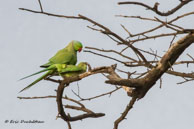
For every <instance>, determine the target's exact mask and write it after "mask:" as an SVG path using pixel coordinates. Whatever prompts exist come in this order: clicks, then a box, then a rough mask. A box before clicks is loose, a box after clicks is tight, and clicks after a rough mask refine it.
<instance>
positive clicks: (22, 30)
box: [0, 0, 194, 129]
mask: <svg viewBox="0 0 194 129" xmlns="http://www.w3.org/2000/svg"><path fill="white" fill-rule="evenodd" d="M117 2H119V0H116V1H111V0H84V1H78V0H57V1H56V0H43V1H42V4H43V8H44V10H45V11H47V12H50V13H56V14H63V15H77V14H82V15H85V16H87V17H89V18H92V19H94V20H96V21H98V22H99V23H101V24H104V25H106V26H108V27H110V28H111V29H112V30H113V31H115V32H117V33H118V34H120V35H121V36H122V37H127V34H126V33H125V32H124V31H123V30H122V28H121V26H120V24H124V25H125V26H126V27H127V28H128V29H129V30H130V31H131V32H132V33H137V32H141V31H143V30H146V29H148V28H151V27H153V26H154V25H157V24H153V22H142V21H140V20H134V19H123V18H115V16H114V15H116V14H125V15H141V16H144V17H150V18H151V17H153V16H157V15H156V14H154V13H153V12H151V11H146V10H145V9H144V8H142V7H137V6H119V5H117ZM146 2H147V3H148V4H150V5H153V4H154V3H155V2H157V1H154V0H149V2H148V1H146ZM158 2H160V3H161V5H160V8H159V9H160V10H167V9H171V8H172V7H174V6H175V5H177V2H178V3H179V1H178V0H171V1H168V0H161V1H158ZM193 6H194V2H191V3H190V4H189V5H186V6H185V7H183V8H182V9H181V10H180V11H178V12H176V13H175V14H174V15H172V16H170V17H167V19H169V20H170V19H171V18H175V17H176V16H177V15H178V14H184V13H186V12H191V11H193ZM18 8H28V9H34V10H39V5H38V1H37V0H17V1H13V0H12V1H11V0H0V59H1V63H0V71H1V77H0V78H1V81H0V83H1V90H0V99H1V100H0V101H1V106H0V115H1V117H0V127H1V128H2V129H13V128H14V129H26V128H29V129H44V128H46V129H53V128H57V129H64V128H67V125H66V123H65V122H64V121H63V120H61V119H58V120H55V118H56V115H57V113H58V111H57V104H56V100H55V99H38V100H37V99H36V100H19V99H18V98H17V96H29V97H31V96H46V95H55V94H56V93H55V91H54V90H55V89H56V88H57V84H55V83H52V82H48V81H42V82H40V83H38V84H36V85H35V86H34V87H32V88H30V89H29V90H26V91H25V92H22V93H20V94H19V93H18V92H19V91H20V90H21V89H23V88H24V87H25V86H27V85H28V84H29V83H31V82H32V81H33V80H34V79H36V78H37V77H39V75H38V76H35V77H31V78H29V79H26V80H23V81H17V80H18V79H20V78H22V77H24V76H26V75H29V74H31V73H34V72H36V71H39V70H40V68H39V66H40V65H42V64H44V63H46V62H47V61H48V59H49V58H50V57H51V56H53V55H54V54H55V53H56V52H57V51H58V50H59V49H62V48H64V47H65V46H66V45H67V43H68V42H70V41H71V40H73V39H75V40H79V41H81V42H82V43H83V44H84V46H92V47H97V48H104V49H116V50H121V49H122V48H123V47H119V48H118V47H116V44H115V43H114V42H112V41H111V40H110V39H109V38H108V37H106V36H104V35H102V34H100V33H98V32H95V31H92V30H90V29H88V28H87V27H86V26H87V25H91V24H90V23H88V22H86V21H82V20H70V19H61V18H55V17H49V16H45V15H39V14H33V13H30V12H24V11H21V10H19V9H18ZM157 17H159V16H157ZM159 18H161V19H162V20H165V19H166V17H159ZM193 23H194V16H189V17H187V18H185V19H184V20H180V21H179V22H177V24H178V25H181V26H183V27H185V28H192V29H193V28H194V24H193ZM160 33H162V32H161V31H160ZM170 39H171V38H170ZM170 39H169V38H161V39H159V40H149V41H147V42H140V43H137V44H136V46H137V47H141V48H145V49H146V50H149V48H150V47H152V49H154V50H158V52H159V53H161V54H164V52H163V51H164V50H166V48H168V46H169V41H170ZM130 52H131V51H130ZM186 53H190V54H191V55H193V54H194V52H193V46H191V47H190V48H188V49H187V50H186V51H185V52H184V54H183V55H182V56H181V59H183V60H189V58H188V57H187V56H185V55H186ZM128 55H130V56H134V54H133V53H130V54H128ZM193 56H194V55H193ZM78 61H87V62H89V63H90V64H91V65H92V67H98V66H105V65H111V64H114V63H115V62H114V61H112V60H109V59H104V58H102V57H98V56H95V55H92V54H89V53H84V52H82V53H79V54H78ZM119 66H120V68H121V69H124V68H125V67H123V66H122V65H119ZM185 67H186V66H185V65H182V66H181V67H177V68H176V70H179V71H181V72H184V71H187V70H188V71H189V70H191V69H192V68H194V67H193V66H192V65H190V67H189V68H188V69H187V68H185ZM128 70H129V71H131V72H132V71H135V70H134V69H133V68H128ZM123 77H126V76H123ZM104 80H106V79H105V78H104V77H103V76H102V75H100V74H99V75H94V76H90V77H88V78H85V79H83V80H81V81H80V82H79V86H80V94H81V96H82V97H85V98H87V97H91V96H95V95H98V94H100V93H104V92H106V91H110V90H111V89H113V88H114V86H111V85H107V84H104ZM179 81H182V79H181V78H179V77H177V78H175V77H173V76H169V75H166V74H165V75H164V76H163V87H162V89H160V88H159V83H157V84H156V85H155V86H154V87H153V88H152V89H151V90H150V91H149V92H148V93H147V95H146V97H145V98H143V99H142V100H140V101H138V102H137V103H136V104H135V105H134V108H133V109H132V110H131V111H130V112H129V114H128V116H127V120H124V121H123V122H122V123H120V126H119V129H129V128H130V129H156V128H157V129H193V128H194V111H193V109H194V103H193V100H194V94H193V91H194V86H193V82H189V83H185V84H184V85H177V84H176V83H177V82H179ZM72 89H73V90H75V91H76V90H77V83H72V84H71V86H70V87H69V88H68V89H66V90H65V92H64V94H66V95H67V96H69V97H72V98H76V96H74V95H73V94H72V92H71V90H72ZM129 99H130V98H129V97H128V96H127V95H126V93H125V92H124V91H123V90H119V91H118V92H116V93H114V94H113V95H112V96H111V97H108V96H105V97H103V98H100V99H96V100H93V101H86V102H84V104H86V106H87V107H88V108H89V109H92V110H93V111H95V112H103V113H106V116H105V117H102V118H97V119H93V118H89V119H85V120H83V121H77V122H73V123H72V128H73V129H112V128H113V122H114V121H115V120H116V119H117V118H118V117H119V116H120V113H121V112H122V111H123V110H124V109H125V107H126V104H127V103H128V101H129ZM65 103H67V101H64V104H65ZM74 112H75V111H73V114H75V113H74ZM5 120H19V121H20V120H40V121H44V123H43V124H21V123H19V124H10V123H5Z"/></svg>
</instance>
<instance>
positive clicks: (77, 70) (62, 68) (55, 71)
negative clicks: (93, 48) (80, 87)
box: [20, 62, 87, 92]
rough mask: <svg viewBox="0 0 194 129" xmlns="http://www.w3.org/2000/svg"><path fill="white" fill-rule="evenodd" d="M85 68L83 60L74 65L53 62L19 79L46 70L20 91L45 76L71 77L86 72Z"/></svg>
mask: <svg viewBox="0 0 194 129" xmlns="http://www.w3.org/2000/svg"><path fill="white" fill-rule="evenodd" d="M86 70H87V63H85V62H81V63H79V64H78V65H77V66H75V65H66V64H53V65H51V66H49V67H48V68H45V69H43V70H41V71H39V72H36V73H34V74H31V75H29V76H26V77H24V78H22V79H20V80H23V79H26V78H28V77H31V76H34V75H36V74H39V73H42V72H46V73H45V74H43V75H42V76H41V77H39V78H38V79H36V80H35V81H34V82H32V83H31V84H29V85H28V86H27V87H25V88H24V89H22V90H21V91H20V92H22V91H24V90H26V89H28V88H30V87H31V86H33V85H34V84H36V83H38V82H39V81H41V80H43V79H45V78H47V77H48V76H52V75H60V76H62V77H72V76H77V75H79V74H81V73H84V72H86Z"/></svg>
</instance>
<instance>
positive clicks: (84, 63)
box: [77, 62, 87, 72]
mask: <svg viewBox="0 0 194 129" xmlns="http://www.w3.org/2000/svg"><path fill="white" fill-rule="evenodd" d="M77 66H78V67H81V68H82V69H83V71H84V72H86V70H87V62H80V63H79V64H78V65H77Z"/></svg>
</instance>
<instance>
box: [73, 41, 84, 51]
mask: <svg viewBox="0 0 194 129" xmlns="http://www.w3.org/2000/svg"><path fill="white" fill-rule="evenodd" d="M72 42H73V47H74V49H75V50H76V51H79V52H80V51H81V50H82V47H83V45H82V43H81V42H79V41H76V40H73V41H72Z"/></svg>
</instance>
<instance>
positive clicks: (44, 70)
mask: <svg viewBox="0 0 194 129" xmlns="http://www.w3.org/2000/svg"><path fill="white" fill-rule="evenodd" d="M51 69H53V68H46V69H43V70H41V71H38V72H36V73H33V74H31V75H28V76H26V77H23V78H21V79H19V81H20V80H23V79H26V78H29V77H31V76H34V75H36V74H39V73H42V72H45V71H48V70H51Z"/></svg>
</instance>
